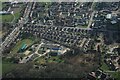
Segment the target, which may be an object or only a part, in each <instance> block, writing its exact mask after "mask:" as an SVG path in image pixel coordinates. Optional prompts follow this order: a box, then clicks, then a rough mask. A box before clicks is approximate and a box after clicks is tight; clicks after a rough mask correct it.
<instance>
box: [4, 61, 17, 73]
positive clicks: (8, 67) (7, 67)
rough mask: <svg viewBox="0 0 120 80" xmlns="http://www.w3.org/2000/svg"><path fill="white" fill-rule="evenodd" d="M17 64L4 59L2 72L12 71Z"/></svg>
mask: <svg viewBox="0 0 120 80" xmlns="http://www.w3.org/2000/svg"><path fill="white" fill-rule="evenodd" d="M16 66H17V64H13V63H10V62H5V61H2V74H5V73H7V72H9V71H11V70H12V69H14V68H15V67H16Z"/></svg>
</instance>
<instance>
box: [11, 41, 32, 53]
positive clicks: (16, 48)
mask: <svg viewBox="0 0 120 80" xmlns="http://www.w3.org/2000/svg"><path fill="white" fill-rule="evenodd" d="M32 43H33V41H32V40H31V39H23V40H21V41H19V42H18V43H17V44H16V45H15V46H14V47H13V49H12V50H11V53H17V51H18V50H19V49H20V48H21V46H22V44H27V46H30V45H31V44H32Z"/></svg>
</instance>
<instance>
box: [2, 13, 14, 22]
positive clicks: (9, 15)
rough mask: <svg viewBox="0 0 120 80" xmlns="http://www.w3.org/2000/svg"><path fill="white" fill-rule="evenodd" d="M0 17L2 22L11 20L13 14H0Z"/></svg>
mask: <svg viewBox="0 0 120 80" xmlns="http://www.w3.org/2000/svg"><path fill="white" fill-rule="evenodd" d="M0 18H1V20H2V22H11V21H13V19H14V16H13V15H11V14H8V15H0Z"/></svg>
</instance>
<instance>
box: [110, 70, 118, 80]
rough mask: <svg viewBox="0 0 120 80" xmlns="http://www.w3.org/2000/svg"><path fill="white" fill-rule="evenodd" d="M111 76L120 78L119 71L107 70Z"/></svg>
mask: <svg viewBox="0 0 120 80" xmlns="http://www.w3.org/2000/svg"><path fill="white" fill-rule="evenodd" d="M108 73H109V74H110V75H111V76H112V77H114V78H116V80H120V71H119V72H108Z"/></svg>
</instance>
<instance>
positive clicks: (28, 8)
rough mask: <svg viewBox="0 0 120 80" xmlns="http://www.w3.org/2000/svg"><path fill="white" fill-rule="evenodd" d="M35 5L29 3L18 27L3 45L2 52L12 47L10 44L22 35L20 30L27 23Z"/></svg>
mask: <svg viewBox="0 0 120 80" xmlns="http://www.w3.org/2000/svg"><path fill="white" fill-rule="evenodd" d="M32 4H33V3H28V5H27V7H26V9H25V12H24V15H23V18H22V19H21V20H19V22H18V25H17V27H16V28H15V29H14V30H13V31H12V32H11V33H10V34H9V35H8V36H7V37H6V39H5V40H4V41H3V42H2V44H1V49H0V50H1V51H3V50H4V49H5V48H6V47H8V46H10V44H11V43H12V42H13V41H14V40H15V39H16V38H17V36H18V35H19V33H20V29H21V28H22V27H23V24H25V22H26V21H27V19H28V17H29V14H30V11H31V8H32Z"/></svg>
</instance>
